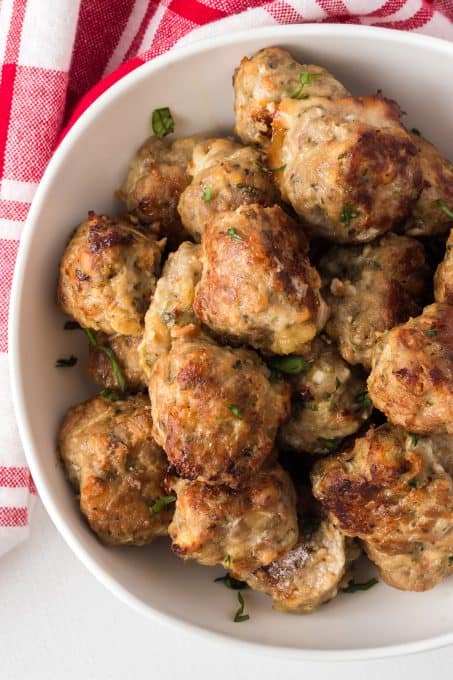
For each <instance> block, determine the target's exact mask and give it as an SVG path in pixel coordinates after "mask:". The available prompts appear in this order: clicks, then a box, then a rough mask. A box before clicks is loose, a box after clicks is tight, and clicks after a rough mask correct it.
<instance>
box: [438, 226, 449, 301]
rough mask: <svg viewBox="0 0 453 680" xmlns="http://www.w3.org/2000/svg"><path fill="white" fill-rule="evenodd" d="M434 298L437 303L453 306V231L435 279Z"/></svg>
mask: <svg viewBox="0 0 453 680" xmlns="http://www.w3.org/2000/svg"><path fill="white" fill-rule="evenodd" d="M434 298H435V300H436V302H446V303H448V304H449V305H453V229H452V230H451V231H450V236H449V237H448V241H447V244H446V247H445V257H444V259H443V261H442V262H441V263H440V265H439V266H438V268H437V271H436V275H435V277H434Z"/></svg>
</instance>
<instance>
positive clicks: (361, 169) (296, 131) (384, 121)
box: [268, 96, 422, 243]
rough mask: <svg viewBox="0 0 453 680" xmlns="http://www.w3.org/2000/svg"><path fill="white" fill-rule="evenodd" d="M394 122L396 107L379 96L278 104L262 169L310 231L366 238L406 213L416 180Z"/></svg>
mask: <svg viewBox="0 0 453 680" xmlns="http://www.w3.org/2000/svg"><path fill="white" fill-rule="evenodd" d="M399 118H400V110H399V108H398V106H397V105H396V104H395V103H394V102H391V101H389V100H387V99H384V98H383V97H380V96H375V97H359V98H352V97H350V98H347V99H336V100H329V99H323V98H320V97H319V98H309V99H305V100H300V101H298V100H295V99H285V100H283V101H282V102H281V104H280V105H279V108H278V112H277V114H276V116H275V118H274V121H273V136H272V143H271V146H270V147H269V156H268V165H269V167H270V168H273V169H274V170H275V172H274V173H273V176H274V178H275V180H276V181H277V183H278V185H279V187H280V190H281V193H282V197H283V199H284V200H285V201H288V202H289V203H291V205H292V206H293V208H294V210H295V211H296V212H297V213H298V214H299V215H300V216H301V217H302V218H303V220H304V221H305V222H306V223H307V224H308V225H309V226H310V229H311V230H312V232H313V234H316V235H318V236H322V237H324V238H326V239H328V240H330V241H335V242H337V243H360V242H363V241H371V240H372V239H374V238H376V237H377V236H379V235H380V234H382V233H383V232H386V231H388V230H389V229H391V228H392V227H393V226H395V225H397V224H399V223H400V222H401V221H402V220H404V219H405V218H406V217H407V216H408V215H409V213H410V211H411V209H412V207H413V204H414V202H415V201H416V199H417V198H418V196H419V194H420V191H421V188H422V175H421V170H420V161H419V157H418V153H417V147H416V146H415V144H414V142H413V141H412V139H411V137H410V135H409V133H408V132H407V131H406V130H405V129H404V127H403V126H402V125H401V123H400V120H399Z"/></svg>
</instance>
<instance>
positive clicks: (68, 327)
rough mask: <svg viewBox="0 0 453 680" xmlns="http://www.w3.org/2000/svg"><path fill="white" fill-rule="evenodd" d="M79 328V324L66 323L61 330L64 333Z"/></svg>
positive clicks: (73, 322) (75, 322)
mask: <svg viewBox="0 0 453 680" xmlns="http://www.w3.org/2000/svg"><path fill="white" fill-rule="evenodd" d="M79 328H80V324H79V323H78V322H77V321H66V323H65V325H64V326H63V329H64V330H65V331H77V330H79Z"/></svg>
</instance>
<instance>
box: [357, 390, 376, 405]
mask: <svg viewBox="0 0 453 680" xmlns="http://www.w3.org/2000/svg"><path fill="white" fill-rule="evenodd" d="M354 403H355V404H362V405H363V406H373V402H372V401H371V399H370V397H369V396H368V392H359V394H356V396H355V397H354Z"/></svg>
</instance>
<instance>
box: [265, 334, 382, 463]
mask: <svg viewBox="0 0 453 680" xmlns="http://www.w3.org/2000/svg"><path fill="white" fill-rule="evenodd" d="M299 361H300V362H301V367H302V370H301V372H300V373H299V374H298V375H294V376H290V380H291V386H292V393H293V397H292V414H291V420H290V421H289V422H288V423H285V424H284V425H282V427H281V428H280V433H279V439H280V443H281V444H282V446H283V447H285V448H289V449H293V450H294V451H298V452H300V453H304V452H306V453H328V452H329V451H331V450H332V449H335V448H336V447H337V446H338V445H339V444H340V442H341V440H342V439H344V438H345V437H347V436H348V435H350V434H353V433H354V432H357V430H358V429H359V427H360V426H361V425H362V423H363V422H364V421H365V420H366V419H367V418H368V416H369V415H370V413H371V410H372V405H371V402H370V400H369V399H368V397H367V392H366V380H365V377H364V376H363V375H362V373H361V371H360V370H357V369H354V368H350V367H349V366H348V365H347V364H346V363H345V362H344V361H343V359H342V358H341V357H340V355H339V354H338V350H337V349H336V347H335V345H334V344H333V343H332V341H329V340H327V339H323V338H321V337H319V338H316V339H315V341H314V343H313V345H312V348H311V351H310V353H309V354H307V355H306V356H305V358H304V359H299ZM277 366H278V363H277Z"/></svg>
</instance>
